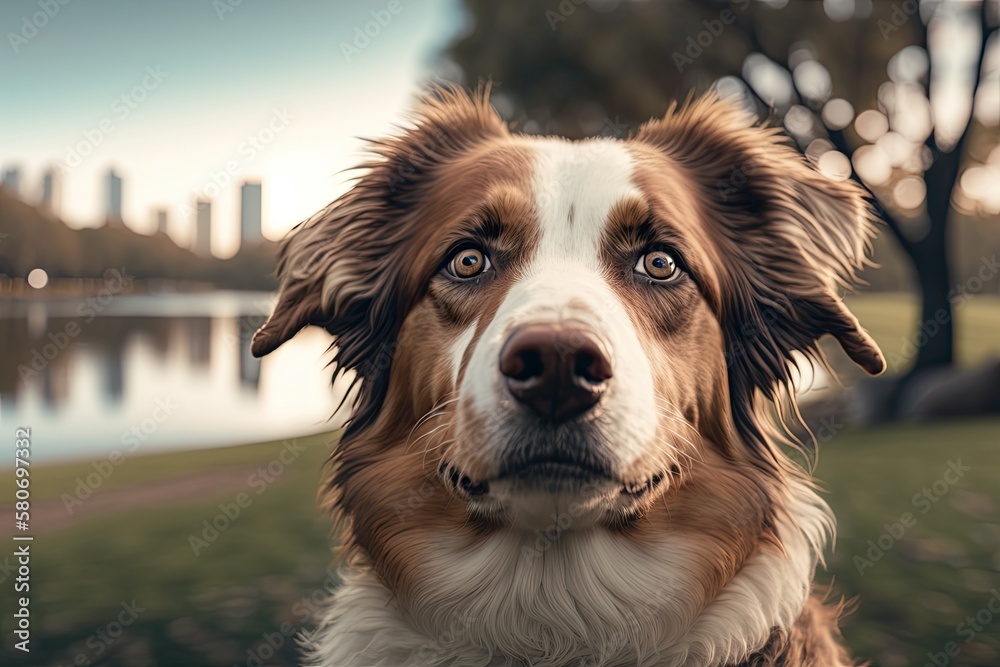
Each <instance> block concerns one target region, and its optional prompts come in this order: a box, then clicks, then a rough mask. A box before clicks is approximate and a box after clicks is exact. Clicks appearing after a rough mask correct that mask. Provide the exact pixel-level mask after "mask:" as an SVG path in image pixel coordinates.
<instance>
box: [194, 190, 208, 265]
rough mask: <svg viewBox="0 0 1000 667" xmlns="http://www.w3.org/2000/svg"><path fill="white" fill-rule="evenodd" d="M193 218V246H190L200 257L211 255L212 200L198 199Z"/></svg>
mask: <svg viewBox="0 0 1000 667" xmlns="http://www.w3.org/2000/svg"><path fill="white" fill-rule="evenodd" d="M197 216H198V217H197V219H196V220H195V230H194V246H193V247H192V248H191V249H192V250H194V252H195V253H196V254H198V255H201V256H202V257H211V256H212V202H210V201H208V200H205V199H199V200H198V213H197Z"/></svg>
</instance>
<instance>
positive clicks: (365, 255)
mask: <svg viewBox="0 0 1000 667" xmlns="http://www.w3.org/2000/svg"><path fill="white" fill-rule="evenodd" d="M364 167H365V169H366V170H365V172H364V174H363V175H362V176H361V177H360V178H359V179H358V181H357V183H356V184H355V185H354V187H353V188H352V189H351V190H350V191H349V192H348V193H347V194H346V195H344V196H343V197H342V198H341V199H340V200H339V201H337V202H335V203H334V204H332V205H331V206H330V207H329V208H328V209H326V210H325V211H323V212H321V213H320V214H318V215H317V216H316V217H314V218H313V219H311V220H309V221H307V222H306V223H304V224H303V225H302V226H301V227H300V228H298V229H297V231H296V232H295V233H294V234H293V235H291V236H290V238H289V239H288V240H287V241H286V242H285V244H284V246H283V248H282V251H281V260H280V266H279V276H280V280H281V295H280V299H279V302H278V305H277V307H276V309H275V312H274V314H273V315H272V316H271V318H270V319H269V320H268V322H267V323H266V324H265V325H264V326H263V327H262V328H261V330H260V331H259V332H258V333H257V335H256V336H255V338H254V341H253V352H254V354H256V355H258V356H260V355H263V354H267V353H268V352H270V351H271V350H273V349H275V348H276V347H278V346H279V345H281V344H282V343H283V342H285V341H286V340H288V339H289V338H291V337H292V336H293V335H294V334H295V333H296V332H297V331H298V330H299V329H301V328H302V327H304V326H306V325H316V326H322V327H324V328H326V329H327V330H328V331H329V332H330V333H331V334H333V336H334V337H335V339H336V342H335V344H336V346H337V358H338V364H339V366H340V367H341V368H343V369H350V370H352V371H354V372H356V373H357V377H358V378H359V379H360V380H361V381H362V384H361V387H360V391H359V393H358V397H357V400H356V405H355V412H354V418H353V421H352V423H351V425H350V427H349V428H348V431H347V433H346V434H345V436H344V439H343V441H342V443H341V444H340V446H339V452H338V455H337V457H336V466H337V467H336V472H335V476H334V482H333V487H334V488H335V489H336V490H337V493H338V495H337V498H338V500H339V502H340V503H341V505H342V506H343V508H344V509H345V510H346V512H347V513H348V514H349V515H354V519H355V529H354V530H355V532H356V535H355V538H356V539H357V540H359V541H360V542H361V543H362V544H363V545H364V546H365V547H366V548H367V549H368V550H369V551H372V550H379V546H378V544H376V542H379V539H378V538H377V536H378V535H381V534H384V533H386V532H392V531H391V530H390V529H389V528H387V525H388V524H389V523H391V522H392V521H393V520H394V517H393V515H394V514H398V512H399V507H400V506H402V507H403V508H404V510H405V509H406V508H422V509H423V510H427V509H428V508H430V507H434V508H435V509H434V511H433V512H428V513H427V516H426V521H428V522H431V523H433V522H439V521H450V520H452V519H454V520H456V521H458V522H459V523H460V524H462V523H463V522H464V523H468V522H469V517H471V518H472V522H473V523H475V522H480V523H481V524H482V525H483V526H488V525H495V524H503V525H510V524H511V523H513V524H514V525H515V526H524V527H529V526H537V525H538V524H539V523H541V524H543V525H544V523H545V522H546V521H549V517H550V516H551V515H552V514H553V510H555V511H557V512H558V511H559V508H561V507H562V508H565V507H567V506H569V505H570V504H572V506H573V508H574V511H575V513H576V514H575V518H576V521H577V522H578V525H579V524H582V525H592V524H594V523H604V524H606V525H610V524H619V525H620V524H621V523H622V522H623V521H624V522H627V521H628V520H629V519H630V518H632V517H636V516H641V515H643V514H644V513H645V512H647V511H648V510H649V509H650V508H651V507H652V506H653V503H654V501H655V500H656V499H657V498H659V497H661V496H662V495H663V494H665V493H668V492H669V490H670V489H671V488H675V487H679V486H682V485H683V483H684V478H685V475H686V474H687V471H689V470H691V469H692V468H693V467H694V466H695V464H696V462H698V461H703V460H705V459H706V456H709V455H711V456H713V457H719V458H720V460H727V461H737V462H740V465H746V466H748V467H752V468H754V469H756V470H758V471H764V474H774V475H778V474H781V470H782V469H783V467H784V466H785V465H786V461H785V459H784V456H783V455H782V454H781V453H780V450H779V449H778V448H777V447H776V446H775V445H773V444H772V443H771V442H770V440H769V438H768V437H767V434H766V432H765V429H764V427H763V426H762V419H761V418H760V417H758V414H757V412H758V411H757V407H756V406H757V402H758V400H759V397H760V396H761V395H763V396H764V397H768V398H773V397H775V396H776V395H777V394H778V393H779V392H780V391H781V389H782V387H784V386H786V385H787V384H788V382H789V380H790V367H791V365H792V364H793V358H794V357H793V355H794V354H795V353H801V354H803V355H805V356H806V357H817V356H818V355H819V350H818V347H817V341H818V339H819V338H820V337H822V336H824V335H827V334H829V335H832V336H834V337H835V338H836V339H837V340H838V341H839V342H840V344H841V346H842V347H843V349H844V350H845V351H846V352H847V354H848V355H849V356H850V357H851V358H852V359H853V360H854V361H855V362H857V363H858V364H859V365H861V366H862V367H863V368H864V369H865V370H867V371H868V372H870V373H878V372H880V371H881V370H882V368H883V366H884V362H883V359H882V356H881V354H880V352H879V350H878V349H877V347H876V346H875V344H874V343H873V341H872V340H871V338H869V336H868V335H867V334H866V333H865V332H864V331H863V330H862V329H861V328H860V326H859V324H858V322H857V320H856V319H855V318H854V317H853V316H852V315H851V313H850V312H848V310H847V309H846V308H845V307H844V305H843V303H842V301H841V295H840V292H841V291H842V290H843V288H844V287H846V286H848V285H849V283H850V282H851V281H852V280H853V279H854V272H855V270H856V269H857V268H858V267H859V266H861V264H862V262H863V261H864V255H865V249H866V247H867V245H868V235H869V231H870V230H869V220H868V210H867V205H866V203H865V202H864V200H863V198H862V196H861V194H860V191H859V189H858V188H857V187H855V186H854V185H853V184H851V183H849V182H834V181H832V180H829V179H827V178H825V177H824V176H823V175H821V174H820V173H818V172H817V171H815V170H813V169H812V168H811V167H810V166H809V165H808V164H807V163H806V162H805V161H804V160H803V158H802V157H801V156H800V155H799V154H798V153H797V152H796V151H794V150H793V149H792V148H790V147H788V146H787V145H786V144H785V142H784V140H783V139H782V138H781V137H780V136H779V134H778V133H777V131H775V130H769V129H762V128H759V127H753V126H752V123H751V122H750V121H749V120H748V119H747V118H746V117H745V116H744V115H743V113H742V112H741V111H740V110H739V109H737V108H736V107H734V106H731V105H730V104H728V103H726V102H723V101H718V100H716V99H714V98H713V97H706V98H703V99H701V100H700V101H697V102H695V103H693V104H689V105H687V106H685V107H684V108H682V109H679V110H678V109H671V110H670V112H669V113H668V114H667V116H666V117H665V118H663V119H661V120H656V121H652V122H650V123H648V124H647V125H645V126H643V127H642V128H641V129H639V131H638V132H637V133H635V135H634V136H632V137H631V138H629V139H628V140H625V141H620V140H617V139H604V138H600V139H592V140H587V141H580V142H571V141H566V140H563V139H559V138H548V137H546V138H538V137H528V136H520V135H513V134H510V133H509V132H508V130H507V128H506V126H505V125H504V124H503V122H502V121H501V120H500V119H499V118H498V117H497V115H496V114H495V113H494V112H493V111H492V109H491V108H490V107H489V105H488V102H487V101H486V99H485V96H482V95H477V96H468V95H466V94H465V93H462V92H457V91H452V90H439V91H435V92H434V93H431V94H429V95H428V96H426V97H425V98H424V99H423V100H422V102H421V105H420V106H419V108H418V110H417V111H416V112H415V116H414V118H413V124H412V127H411V128H410V129H408V130H406V131H405V132H404V133H402V134H401V135H399V136H395V137H391V138H388V139H383V140H379V141H376V142H374V156H373V158H372V160H371V161H370V162H369V163H368V164H366V165H364ZM439 497H440V498H444V499H445V500H446V502H444V501H443V502H441V503H437V504H435V503H436V501H435V500H434V499H435V498H439ZM362 508H363V510H362ZM379 508H381V509H379ZM362 511H363V513H364V515H365V516H364V517H359V516H357V515H359V514H361V513H362ZM380 512H381V514H380ZM387 513H388V514H387ZM452 515H453V516H452ZM449 517H451V518H449Z"/></svg>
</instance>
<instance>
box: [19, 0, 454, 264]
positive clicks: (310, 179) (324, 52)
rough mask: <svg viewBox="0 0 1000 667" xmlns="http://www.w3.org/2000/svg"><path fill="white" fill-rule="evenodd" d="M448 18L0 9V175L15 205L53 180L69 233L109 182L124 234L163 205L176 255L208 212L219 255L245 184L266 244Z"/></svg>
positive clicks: (38, 3) (331, 184) (224, 5)
mask: <svg viewBox="0 0 1000 667" xmlns="http://www.w3.org/2000/svg"><path fill="white" fill-rule="evenodd" d="M62 2H65V4H61V3H62ZM46 7H47V8H48V11H47V12H46V11H45V8H46ZM464 20H465V19H464V16H463V15H462V13H461V11H460V9H459V6H458V3H457V1H456V0H420V1H419V2H418V1H417V0H373V1H371V2H364V3H347V2H298V3H295V5H294V6H291V5H290V3H279V2H265V0H174V1H171V2H153V1H151V0H102V1H101V2H96V1H90V0H4V2H2V3H0V28H2V30H0V34H2V36H3V40H2V42H0V81H2V82H3V103H2V104H0V166H2V167H4V168H8V167H14V166H17V167H20V169H21V194H22V196H23V197H24V198H25V199H27V200H28V201H35V200H37V199H38V198H39V197H40V194H41V181H42V174H43V171H44V170H45V169H46V168H47V167H49V166H52V165H56V166H58V167H59V168H60V169H61V171H62V176H61V179H60V182H61V202H60V213H61V215H62V217H63V219H65V220H66V221H67V223H69V224H70V225H72V226H76V227H83V226H95V225H98V224H103V221H104V217H105V209H106V203H105V201H106V199H105V190H106V185H105V183H106V180H105V179H106V176H105V175H106V173H107V171H108V169H109V168H114V169H115V171H116V172H117V173H119V175H121V176H122V178H123V179H124V190H123V191H124V195H123V199H124V201H123V217H124V219H125V221H126V223H127V224H128V225H129V226H130V227H132V228H133V229H135V230H136V231H139V232H144V233H149V232H151V231H153V229H154V227H155V222H154V220H153V215H152V210H153V208H155V207H165V208H167V210H168V216H169V233H170V235H171V236H172V237H173V238H174V240H176V241H177V242H178V243H180V244H181V245H188V244H189V242H190V239H191V237H192V232H193V221H194V211H193V209H194V204H193V203H194V201H195V199H196V198H198V197H207V198H210V199H211V200H212V207H213V230H212V234H213V243H212V245H213V252H215V254H217V255H220V256H228V255H231V254H233V253H234V252H235V251H236V249H237V247H238V235H239V232H238V227H239V186H240V184H241V183H242V182H243V181H245V180H261V181H262V182H263V184H264V187H263V191H264V195H263V196H264V213H263V225H264V234H265V236H267V237H268V238H271V239H279V238H281V236H282V235H283V234H284V233H285V232H286V231H287V230H288V229H290V228H291V227H292V226H293V225H295V224H296V223H298V222H300V221H301V220H303V219H305V218H307V217H309V216H310V215H311V214H312V213H314V212H315V211H317V210H319V209H320V208H322V207H323V206H325V205H326V204H327V203H329V202H330V201H332V200H333V199H335V198H336V197H337V196H338V195H339V194H340V193H341V192H343V191H344V190H345V189H346V187H347V181H348V179H349V178H350V176H351V175H350V174H349V173H343V172H344V170H345V169H349V168H350V167H352V166H354V165H356V164H358V163H359V162H360V161H361V160H362V157H363V155H362V152H361V148H362V145H363V142H362V141H361V140H360V139H359V138H358V137H374V136H379V135H382V134H385V133H386V132H389V131H391V130H392V128H393V125H394V124H398V123H400V122H401V121H402V120H403V112H404V111H405V109H406V108H407V107H409V106H410V105H411V102H412V98H413V95H414V93H415V92H416V91H417V90H418V89H419V85H420V82H421V81H426V80H427V78H428V77H430V76H434V75H436V74H441V73H442V67H445V64H444V63H443V62H442V60H441V58H440V52H441V50H442V49H443V47H444V46H446V45H447V43H448V41H449V40H451V39H452V38H453V36H454V35H456V34H457V33H458V32H459V31H460V30H461V29H462V27H463V24H464ZM365 31H367V32H368V33H369V35H372V36H370V37H369V36H367V35H365V34H364V33H365Z"/></svg>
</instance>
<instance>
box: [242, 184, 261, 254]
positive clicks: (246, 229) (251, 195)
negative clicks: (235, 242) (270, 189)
mask: <svg viewBox="0 0 1000 667" xmlns="http://www.w3.org/2000/svg"><path fill="white" fill-rule="evenodd" d="M260 195H261V187H260V183H255V182H251V181H247V182H245V183H244V184H243V187H242V188H240V245H242V246H246V245H250V244H253V243H259V242H260V240H261V239H262V238H263V236H262V233H261V197H260Z"/></svg>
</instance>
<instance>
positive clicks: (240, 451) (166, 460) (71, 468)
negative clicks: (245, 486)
mask: <svg viewBox="0 0 1000 667" xmlns="http://www.w3.org/2000/svg"><path fill="white" fill-rule="evenodd" d="M336 437H337V436H336V434H329V433H328V434H321V435H314V436H309V437H304V438H288V439H286V440H282V441H280V442H262V443H254V444H251V445H241V446H237V447H219V448H214V449H191V450H184V451H164V452H156V453H151V454H132V453H129V452H128V451H127V448H123V450H120V451H121V453H122V456H123V460H121V462H120V463H119V464H117V465H116V464H115V463H114V462H113V461H111V460H110V459H109V458H108V456H103V457H98V458H96V459H94V460H93V461H90V460H88V461H87V462H86V463H83V462H79V461H71V462H66V463H53V464H45V465H37V466H36V467H34V468H33V469H32V476H31V495H32V498H34V499H35V500H48V499H52V498H59V497H61V496H62V495H63V494H64V493H73V492H74V489H76V487H77V485H78V482H79V480H81V479H86V478H87V476H88V475H92V474H93V473H94V472H95V471H96V470H97V468H96V467H95V463H96V464H97V466H99V467H100V466H103V468H104V469H105V470H107V469H108V465H109V464H110V466H111V467H110V470H111V471H112V472H111V474H110V475H105V476H102V479H101V483H100V489H102V490H108V489H113V488H117V487H121V486H128V485H132V484H141V483H142V482H149V481H152V480H157V479H169V478H173V477H180V476H183V475H186V474H191V473H202V472H205V471H208V470H212V469H219V468H232V467H249V466H253V465H256V464H258V463H259V462H260V461H261V460H264V461H266V460H268V458H271V456H270V454H271V453H272V452H273V450H275V449H280V448H281V446H282V443H296V442H302V443H307V444H309V445H310V446H312V445H315V444H318V443H319V440H322V441H324V442H325V443H326V444H327V445H328V446H331V447H332V444H333V442H335V441H336ZM311 450H312V448H311ZM12 479H13V477H12V476H11V475H4V478H3V482H2V485H3V486H2V487H0V491H2V492H3V493H4V494H5V495H4V497H10V496H11V495H13V488H14V487H13V485H12V483H11V480H12ZM8 487H9V489H10V493H9V494H8V493H7V490H8Z"/></svg>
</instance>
